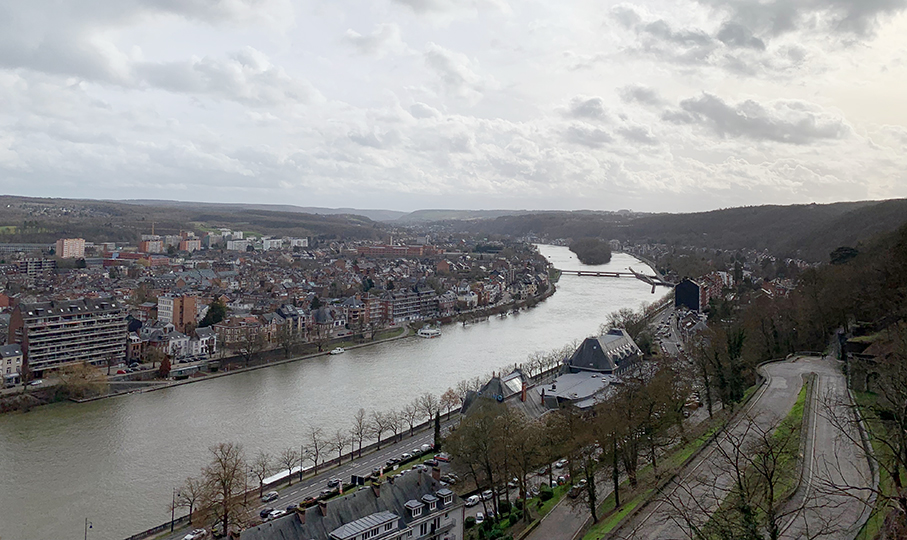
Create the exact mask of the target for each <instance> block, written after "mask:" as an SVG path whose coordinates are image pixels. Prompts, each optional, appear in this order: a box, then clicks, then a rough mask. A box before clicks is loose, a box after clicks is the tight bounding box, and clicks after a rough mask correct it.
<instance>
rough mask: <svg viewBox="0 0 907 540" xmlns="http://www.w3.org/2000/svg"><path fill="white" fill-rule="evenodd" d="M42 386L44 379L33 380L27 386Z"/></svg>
mask: <svg viewBox="0 0 907 540" xmlns="http://www.w3.org/2000/svg"><path fill="white" fill-rule="evenodd" d="M42 384H44V379H35V380H33V381H32V382H30V383H28V385H29V386H41V385H42Z"/></svg>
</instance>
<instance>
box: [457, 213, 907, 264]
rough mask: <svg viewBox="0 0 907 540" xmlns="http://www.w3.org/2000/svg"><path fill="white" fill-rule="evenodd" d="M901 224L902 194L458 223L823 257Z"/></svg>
mask: <svg viewBox="0 0 907 540" xmlns="http://www.w3.org/2000/svg"><path fill="white" fill-rule="evenodd" d="M905 221H907V199H894V200H888V201H859V202H845V203H834V204H808V205H790V206H773V205H772V206H753V207H742V208H729V209H723V210H715V211H711V212H697V213H691V214H650V215H643V216H638V217H628V216H625V215H620V214H612V213H602V212H548V213H537V214H526V215H513V216H502V217H499V218H496V219H492V220H484V221H474V222H469V223H467V224H466V228H467V229H468V230H471V231H473V232H485V233H496V234H507V235H512V236H522V235H527V234H536V235H539V236H548V237H550V238H582V237H595V238H602V239H605V240H610V239H616V240H620V241H631V242H652V243H664V244H674V245H685V246H696V247H708V248H715V249H724V250H734V249H743V248H749V249H759V250H761V249H768V250H769V251H770V252H771V253H773V254H775V255H778V256H796V257H800V258H803V259H805V260H809V261H827V260H828V255H829V253H831V251H832V250H834V249H835V248H837V247H839V246H842V245H849V246H856V245H857V244H859V243H861V242H866V241H868V240H869V239H871V238H873V237H874V236H876V235H878V234H879V233H883V232H887V231H892V230H894V229H896V228H897V227H899V226H900V225H902V224H903V223H904V222H905Z"/></svg>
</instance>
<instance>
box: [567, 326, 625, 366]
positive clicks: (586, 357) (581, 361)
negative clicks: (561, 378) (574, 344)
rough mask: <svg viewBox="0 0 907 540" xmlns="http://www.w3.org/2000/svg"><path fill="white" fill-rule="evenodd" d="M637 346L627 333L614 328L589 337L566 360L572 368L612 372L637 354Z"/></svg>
mask: <svg viewBox="0 0 907 540" xmlns="http://www.w3.org/2000/svg"><path fill="white" fill-rule="evenodd" d="M639 354H640V351H639V347H637V346H636V343H635V342H634V341H633V339H632V338H631V337H630V336H629V335H627V333H626V332H625V331H624V330H622V329H620V328H615V329H612V330H610V331H609V332H608V333H607V334H604V335H601V336H598V337H590V338H586V339H585V340H583V343H582V344H581V345H580V346H579V348H577V349H576V351H575V352H574V353H573V356H571V357H570V359H569V360H567V365H568V366H570V368H571V369H572V370H581V371H597V372H601V373H613V372H615V371H617V370H618V368H619V367H621V366H622V365H623V364H624V363H626V362H628V361H632V359H633V358H634V357H635V356H637V355H639Z"/></svg>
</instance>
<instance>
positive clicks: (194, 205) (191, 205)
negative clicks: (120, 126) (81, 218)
mask: <svg viewBox="0 0 907 540" xmlns="http://www.w3.org/2000/svg"><path fill="white" fill-rule="evenodd" d="M111 202H121V203H124V204H139V205H144V206H160V207H172V208H188V209H202V208H207V209H217V208H241V209H244V210H264V211H270V212H292V213H297V214H315V215H320V216H336V215H346V214H349V215H356V216H364V217H367V218H369V219H370V220H372V221H394V220H396V219H398V218H400V217H402V216H405V215H407V213H406V212H399V211H397V210H362V209H356V208H323V207H320V206H295V205H292V204H251V203H205V202H201V203H198V202H187V201H165V200H155V199H127V200H124V201H111Z"/></svg>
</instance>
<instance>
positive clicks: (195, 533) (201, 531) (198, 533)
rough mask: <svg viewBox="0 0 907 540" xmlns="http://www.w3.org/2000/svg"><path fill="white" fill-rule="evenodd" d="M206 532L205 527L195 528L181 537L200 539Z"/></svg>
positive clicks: (191, 539) (184, 539)
mask: <svg viewBox="0 0 907 540" xmlns="http://www.w3.org/2000/svg"><path fill="white" fill-rule="evenodd" d="M207 534H208V532H207V531H206V530H205V529H195V530H193V531H192V532H191V533H189V534H187V535H186V536H184V537H183V540H201V539H202V538H204V537H205V535H207Z"/></svg>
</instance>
